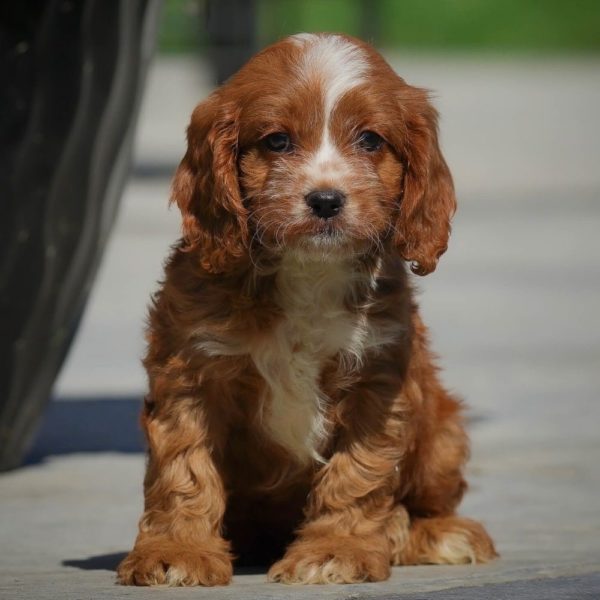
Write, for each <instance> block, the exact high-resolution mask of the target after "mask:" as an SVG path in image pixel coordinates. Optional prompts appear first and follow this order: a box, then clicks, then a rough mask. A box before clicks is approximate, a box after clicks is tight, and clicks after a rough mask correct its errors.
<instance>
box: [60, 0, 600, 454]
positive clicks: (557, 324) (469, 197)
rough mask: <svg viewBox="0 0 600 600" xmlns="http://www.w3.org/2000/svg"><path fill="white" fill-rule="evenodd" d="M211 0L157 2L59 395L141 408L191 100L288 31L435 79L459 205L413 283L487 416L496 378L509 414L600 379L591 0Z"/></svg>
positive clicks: (419, 78) (599, 88) (456, 379)
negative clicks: (426, 269)
mask: <svg viewBox="0 0 600 600" xmlns="http://www.w3.org/2000/svg"><path fill="white" fill-rule="evenodd" d="M216 4H218V3H213V4H208V3H206V2H199V1H193V0H167V1H166V2H165V3H164V5H163V8H162V16H161V19H160V25H159V32H158V51H157V53H156V56H155V58H154V60H153V62H152V63H151V66H150V71H149V75H148V80H147V85H146V89H145V92H144V96H143V101H142V106H141V115H140V119H139V124H138V128H137V131H136V137H135V148H134V159H133V168H132V172H131V175H130V177H129V179H128V183H127V187H126V189H125V195H124V197H123V201H122V204H121V208H120V213H119V217H118V220H117V222H116V225H115V229H114V231H113V235H112V237H111V239H110V241H109V243H108V246H107V251H106V255H105V257H104V260H103V263H102V267H101V269H100V273H99V276H98V279H97V281H96V284H95V287H94V290H93V293H92V296H91V299H90V302H89V305H88V308H87V310H86V312H85V315H84V318H83V321H82V324H81V327H80V330H79V333H78V334H77V336H76V338H75V343H74V345H73V347H72V350H71V352H70V354H69V357H68V360H67V362H66V365H65V367H64V368H63V370H62V373H61V375H60V377H59V379H58V382H57V385H56V387H55V392H54V395H55V397H56V398H57V399H65V398H77V399H86V398H88V397H93V398H111V397H114V396H119V397H120V396H128V397H131V398H135V399H136V403H137V399H138V398H139V396H141V395H142V394H143V391H144V388H145V380H144V373H143V371H142V369H141V366H140V356H141V355H142V353H143V339H142V329H143V321H144V316H145V310H146V306H147V303H148V299H149V296H150V293H151V292H152V291H153V290H154V289H156V282H157V281H158V280H159V279H160V277H161V265H162V261H163V259H164V257H165V256H166V253H167V250H168V246H169V244H171V243H172V242H173V241H174V240H175V239H176V237H177V235H178V228H179V214H178V213H177V211H176V210H175V209H171V210H168V209H167V202H168V197H169V189H168V188H169V180H170V177H171V176H172V173H173V171H174V169H175V167H176V165H177V163H178V161H179V160H180V158H181V157H182V155H183V153H184V151H185V128H186V126H187V123H188V119H189V116H190V114H191V111H192V109H193V107H194V106H195V104H196V103H197V102H199V101H200V100H202V99H203V98H204V97H206V95H207V94H208V93H209V92H210V91H211V89H213V87H214V86H215V82H216V81H217V79H219V78H223V73H226V72H227V69H229V70H231V69H233V68H235V67H236V66H238V65H237V64H236V63H242V62H243V61H244V60H245V58H246V57H247V55H248V53H252V52H254V51H255V50H257V49H259V48H260V47H262V46H264V45H266V44H268V43H271V42H273V41H275V40H277V39H279V38H281V37H282V36H285V35H287V34H290V33H294V32H298V31H342V32H347V33H350V34H352V35H357V36H360V37H363V38H364V39H367V40H369V41H370V42H372V43H373V44H374V45H376V46H377V47H378V48H380V49H381V50H382V52H383V53H384V55H385V56H386V58H387V59H388V60H389V61H390V62H391V64H392V65H393V66H394V68H395V69H396V71H397V72H398V73H399V74H400V75H401V76H403V77H404V78H405V79H406V80H407V81H408V82H409V83H411V84H414V85H419V86H423V87H427V88H429V89H431V90H432V93H433V98H434V103H435V104H436V106H437V108H438V110H439V111H440V114H441V120H440V128H441V139H442V144H443V150H444V153H445V155H446V158H447V160H448V163H449V165H450V167H451V170H452V172H453V174H454V177H455V183H456V188H457V193H458V198H459V210H458V213H457V216H456V221H455V228H454V234H453V237H452V238H451V243H450V249H449V251H448V253H447V254H446V255H445V256H444V258H443V260H442V261H441V263H440V267H439V269H438V271H437V272H436V273H435V274H434V275H432V276H431V277H429V278H425V279H420V280H418V281H417V284H418V285H419V286H420V287H421V288H423V289H426V291H427V293H425V294H423V297H422V302H423V305H424V309H425V311H426V317H428V321H429V323H430V325H431V326H432V330H433V336H434V343H435V347H436V348H437V349H438V351H439V352H440V354H441V356H442V358H443V363H444V365H445V366H446V367H447V369H446V377H447V378H448V379H449V381H450V382H451V383H452V385H453V386H454V387H456V389H457V390H458V391H460V392H461V393H463V394H464V395H466V396H467V399H468V401H469V403H470V404H471V405H473V406H476V407H478V408H479V410H481V411H484V410H485V411H490V412H494V410H499V409H500V407H495V408H494V407H493V406H492V405H493V404H494V403H495V401H496V398H497V396H498V386H500V387H501V388H507V387H510V389H506V393H505V396H506V398H505V399H503V404H505V403H507V402H515V403H519V402H523V403H524V404H523V406H522V407H521V409H520V410H521V411H523V410H529V409H530V408H531V406H530V404H529V402H528V401H527V400H528V399H529V395H530V392H531V387H530V386H531V385H532V384H534V385H542V383H541V382H547V381H548V380H549V379H550V380H554V379H556V378H558V379H559V380H560V381H558V382H556V383H557V384H560V385H563V384H566V383H567V381H566V380H567V379H571V378H573V379H577V380H578V381H577V385H578V386H582V385H584V384H583V381H587V380H588V379H589V381H588V382H587V384H586V386H588V387H589V388H590V389H589V390H588V392H589V393H591V391H592V389H594V390H598V389H600V386H598V383H599V381H598V380H597V379H596V374H597V373H598V369H597V367H600V348H599V345H598V341H599V331H598V326H597V319H595V318H594V313H593V310H594V307H596V306H600V296H599V295H598V283H599V276H600V262H599V261H598V258H599V256H600V253H599V252H598V251H599V249H600V245H599V243H598V241H597V238H598V235H597V233H596V232H597V231H598V226H599V225H600V220H599V215H600V212H599V211H600V205H599V202H598V201H599V191H600V169H599V168H598V164H599V157H600V152H599V151H600V141H599V140H600V119H599V117H598V106H600V70H599V65H600V55H599V54H598V53H599V52H600V3H598V2H595V1H593V0H589V1H588V0H577V1H575V2H571V3H568V2H562V1H555V0H549V1H544V2H541V1H536V0H520V1H507V2H502V3H498V2H494V1H492V0H487V1H486V0H477V1H467V0H462V1H461V0H428V1H425V2H424V1H418V0H402V1H400V0H378V1H377V0H375V1H368V0H364V1H363V0H324V1H319V0H256V1H252V2H242V3H237V4H238V6H243V10H241V11H236V10H235V8H236V7H235V4H236V3H235V2H224V3H221V4H222V5H225V6H226V10H215V5H216ZM227 5H229V6H227ZM211 11H212V13H211ZM222 20H224V22H225V26H224V25H223V23H222V22H221V21H222ZM215 28H217V31H215ZM219 28H220V30H219ZM465 328H468V331H469V335H465ZM524 353H525V355H526V358H524ZM549 355H551V357H552V360H550V356H549ZM499 358H501V359H502V361H508V364H504V363H502V366H501V365H500V364H498V363H497V362H496V361H497V360H498V359H499ZM545 358H548V359H549V360H550V362H549V363H548V364H546V363H544V359H545ZM555 360H556V361H559V362H560V369H559V370H557V366H558V365H557V364H555V362H553V361H555ZM483 361H486V362H485V363H484V362H483ZM463 365H464V369H463ZM580 371H584V372H585V376H584V377H583V381H582V380H581V379H580V378H578V373H579V372H580ZM507 373H510V374H511V376H510V377H509V376H508V375H507ZM559 373H560V375H559ZM572 383H573V382H571V383H570V384H569V385H572ZM513 386H514V388H516V389H513ZM471 388H473V389H471ZM552 388H553V389H554V388H555V386H554V385H553V386H552ZM570 389H571V390H572V388H570ZM565 392H566V390H565ZM515 395H516V396H515ZM569 395H572V391H571V393H570V394H569ZM564 408H565V410H568V407H567V406H565V407H564ZM89 409H90V410H91V405H89ZM103 410H104V408H103ZM502 410H504V408H502ZM515 418H517V419H518V418H520V414H519V413H518V412H517V413H515ZM558 422H559V421H557V423H558ZM87 439H88V443H91V440H90V439H89V437H88V438H87Z"/></svg>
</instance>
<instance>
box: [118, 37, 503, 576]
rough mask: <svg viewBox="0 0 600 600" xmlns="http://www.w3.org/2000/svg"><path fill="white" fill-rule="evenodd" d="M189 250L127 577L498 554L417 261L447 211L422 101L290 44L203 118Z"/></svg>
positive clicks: (190, 179) (167, 315) (359, 49)
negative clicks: (480, 506)
mask: <svg viewBox="0 0 600 600" xmlns="http://www.w3.org/2000/svg"><path fill="white" fill-rule="evenodd" d="M172 201H173V202H175V203H176V204H177V206H178V207H179V209H180V210H181V213H182V216H183V237H182V239H181V240H180V242H179V243H178V244H177V245H176V246H175V248H174V249H173V252H172V254H171V256H170V258H169V260H168V262H167V264H166V268H165V280H164V283H163V284H162V287H161V289H160V291H159V292H158V293H157V294H156V295H155V297H154V300H153V305H152V308H151V310H150V319H149V327H148V334H147V338H148V352H147V355H146V358H145V367H146V369H147V371H148V377H149V385H150V392H149V394H148V396H147V398H146V400H145V406H144V410H143V415H142V425H143V428H144V431H145V433H146V436H147V440H148V465H147V472H146V477H145V482H144V491H145V507H144V513H143V515H142V517H141V520H140V524H139V535H138V537H137V540H136V542H135V547H134V548H133V550H132V551H131V553H130V554H129V555H128V556H127V558H126V559H125V560H124V561H123V562H122V563H121V565H120V566H119V568H118V579H119V581H120V582H121V583H123V584H137V585H150V584H169V585H219V584H226V583H228V582H229V581H230V579H231V575H232V559H233V558H234V557H237V558H238V560H239V561H240V562H241V563H242V564H243V563H244V562H245V563H246V564H247V563H254V564H256V563H264V564H270V565H271V567H270V570H269V572H268V577H269V579H270V580H271V581H278V582H283V583H330V582H331V583H354V582H361V581H380V580H384V579H386V578H387V577H389V575H390V565H407V564H421V563H451V564H455V563H474V562H485V561H488V560H490V559H491V558H493V557H494V556H495V555H496V553H495V550H494V546H493V544H492V541H491V540H490V538H489V536H488V535H487V533H486V532H485V530H484V529H483V527H482V526H481V525H480V524H478V523H477V522H475V521H471V520H469V519H465V518H462V517H458V516H456V514H455V510H456V507H457V505H458V503H459V502H460V500H461V497H462V495H463V492H464V491H465V488H466V483H465V481H464V479H463V468H464V464H465V461H466V459H467V455H468V443H467V438H466V436H465V433H464V430H463V421H462V418H461V415H460V404H459V402H458V401H457V400H456V399H455V398H453V397H452V396H451V395H450V394H448V392H447V391H445V390H444V388H443V387H442V385H441V383H440V381H439V378H438V373H437V368H436V366H435V361H434V358H433V355H432V353H431V351H430V350H429V346H428V341H427V330H426V328H425V326H424V325H423V323H422V321H421V319H420V317H419V312H418V309H417V306H416V304H415V302H414V299H413V294H412V291H411V283H410V281H409V277H408V275H407V269H406V266H405V263H409V264H410V269H411V270H412V271H413V272H414V273H417V274H419V275H425V274H427V273H430V272H431V271H433V270H434V269H435V267H436V263H437V261H438V258H439V257H440V255H441V254H442V253H443V252H444V251H445V250H446V245H447V241H448V236H449V233H450V220H451V217H452V215H453V213H454V210H455V198H454V192H453V186H452V180H451V176H450V173H449V171H448V167H447V166H446V163H445V161H444V158H443V157H442V155H441V153H440V149H439V146H438V139H437V125H436V112H435V110H434V109H433V108H432V107H431V105H430V104H429V102H428V99H427V93H426V92H425V91H423V90H421V89H418V88H415V87H411V86H410V85H408V84H407V83H405V82H404V81H403V80H402V79H401V78H400V77H398V76H397V75H396V74H395V73H394V71H393V70H392V69H391V68H390V67H389V65H388V64H387V63H386V62H385V61H384V60H383V58H382V57H381V56H380V55H379V54H377V52H376V51H375V50H374V49H373V48H371V47H369V46H368V45H366V44H365V43H363V42H361V41H359V40H356V39H352V38H349V37H346V36H340V35H329V34H301V35H295V36H292V37H289V38H287V39H285V40H283V41H281V42H279V43H277V44H275V45H273V46H270V47H269V48H267V49H266V50H263V51H262V52H260V53H259V54H257V55H256V56H255V57H254V58H252V60H250V62H249V63H248V64H247V65H246V66H245V67H243V68H242V69H241V70H240V71H239V73H237V74H236V75H235V76H234V77H232V78H231V79H230V80H229V81H228V82H227V83H226V84H225V85H223V86H222V87H220V88H219V89H217V90H216V91H215V92H214V93H213V94H212V95H211V96H210V97H209V98H208V99H207V100H206V101H205V102H203V103H201V104H200V105H199V106H198V107H197V108H196V109H195V110H194V113H193V115H192V120H191V124H190V126H189V128H188V148H187V152H186V154H185V156H184V158H183V160H182V162H181V164H180V166H179V168H178V170H177V173H176V175H175V179H174V182H173V196H172Z"/></svg>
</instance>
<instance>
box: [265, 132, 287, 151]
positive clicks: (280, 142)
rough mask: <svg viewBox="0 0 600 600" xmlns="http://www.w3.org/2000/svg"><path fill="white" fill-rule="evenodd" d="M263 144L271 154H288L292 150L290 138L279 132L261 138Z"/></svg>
mask: <svg viewBox="0 0 600 600" xmlns="http://www.w3.org/2000/svg"><path fill="white" fill-rule="evenodd" d="M263 143H264V145H265V146H266V148H267V149H268V150H270V151H271V152H289V151H290V150H291V149H292V140H290V136H289V135H288V134H287V133H283V132H281V131H278V132H277V133H270V134H269V135H267V136H266V137H264V138H263Z"/></svg>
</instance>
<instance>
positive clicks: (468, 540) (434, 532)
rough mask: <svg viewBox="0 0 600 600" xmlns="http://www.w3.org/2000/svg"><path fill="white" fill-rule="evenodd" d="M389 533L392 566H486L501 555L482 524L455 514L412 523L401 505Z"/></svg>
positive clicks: (419, 519)
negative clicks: (485, 564) (474, 564)
mask: <svg viewBox="0 0 600 600" xmlns="http://www.w3.org/2000/svg"><path fill="white" fill-rule="evenodd" d="M387 534H388V539H389V542H390V547H391V550H392V559H391V562H392V564H393V565H423V564H430V565H443V564H448V565H459V564H465V563H485V562H488V561H490V560H492V559H493V558H495V557H496V556H498V555H497V553H496V550H495V549H494V544H493V542H492V540H491V538H490V536H489V535H488V534H487V532H486V530H485V529H484V528H483V526H482V525H481V524H480V523H478V522H477V521H473V520H471V519H465V518H463V517H458V516H456V515H448V516H445V517H428V518H416V519H412V520H411V519H410V517H409V516H408V513H407V511H406V509H405V508H404V507H403V506H402V505H399V506H397V507H396V509H395V511H394V513H393V515H392V517H391V519H390V521H389V522H388V526H387Z"/></svg>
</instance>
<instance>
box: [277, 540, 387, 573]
mask: <svg viewBox="0 0 600 600" xmlns="http://www.w3.org/2000/svg"><path fill="white" fill-rule="evenodd" d="M389 576H390V557H389V552H388V548H387V544H386V543H385V541H383V542H381V541H378V542H374V541H371V540H367V541H365V540H364V539H363V540H361V541H360V542H357V541H356V540H355V539H354V538H350V537H335V536H333V537H331V538H327V539H325V538H317V539H300V540H298V541H296V542H294V543H293V544H292V545H291V546H290V547H289V549H288V551H287V552H286V553H285V556H284V557H283V558H282V559H281V560H280V561H278V562H276V563H275V564H274V565H273V566H272V567H271V568H270V569H269V574H268V577H269V581H277V582H280V583H304V584H306V583H362V582H365V581H383V580H385V579H387V578H388V577H389Z"/></svg>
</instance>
